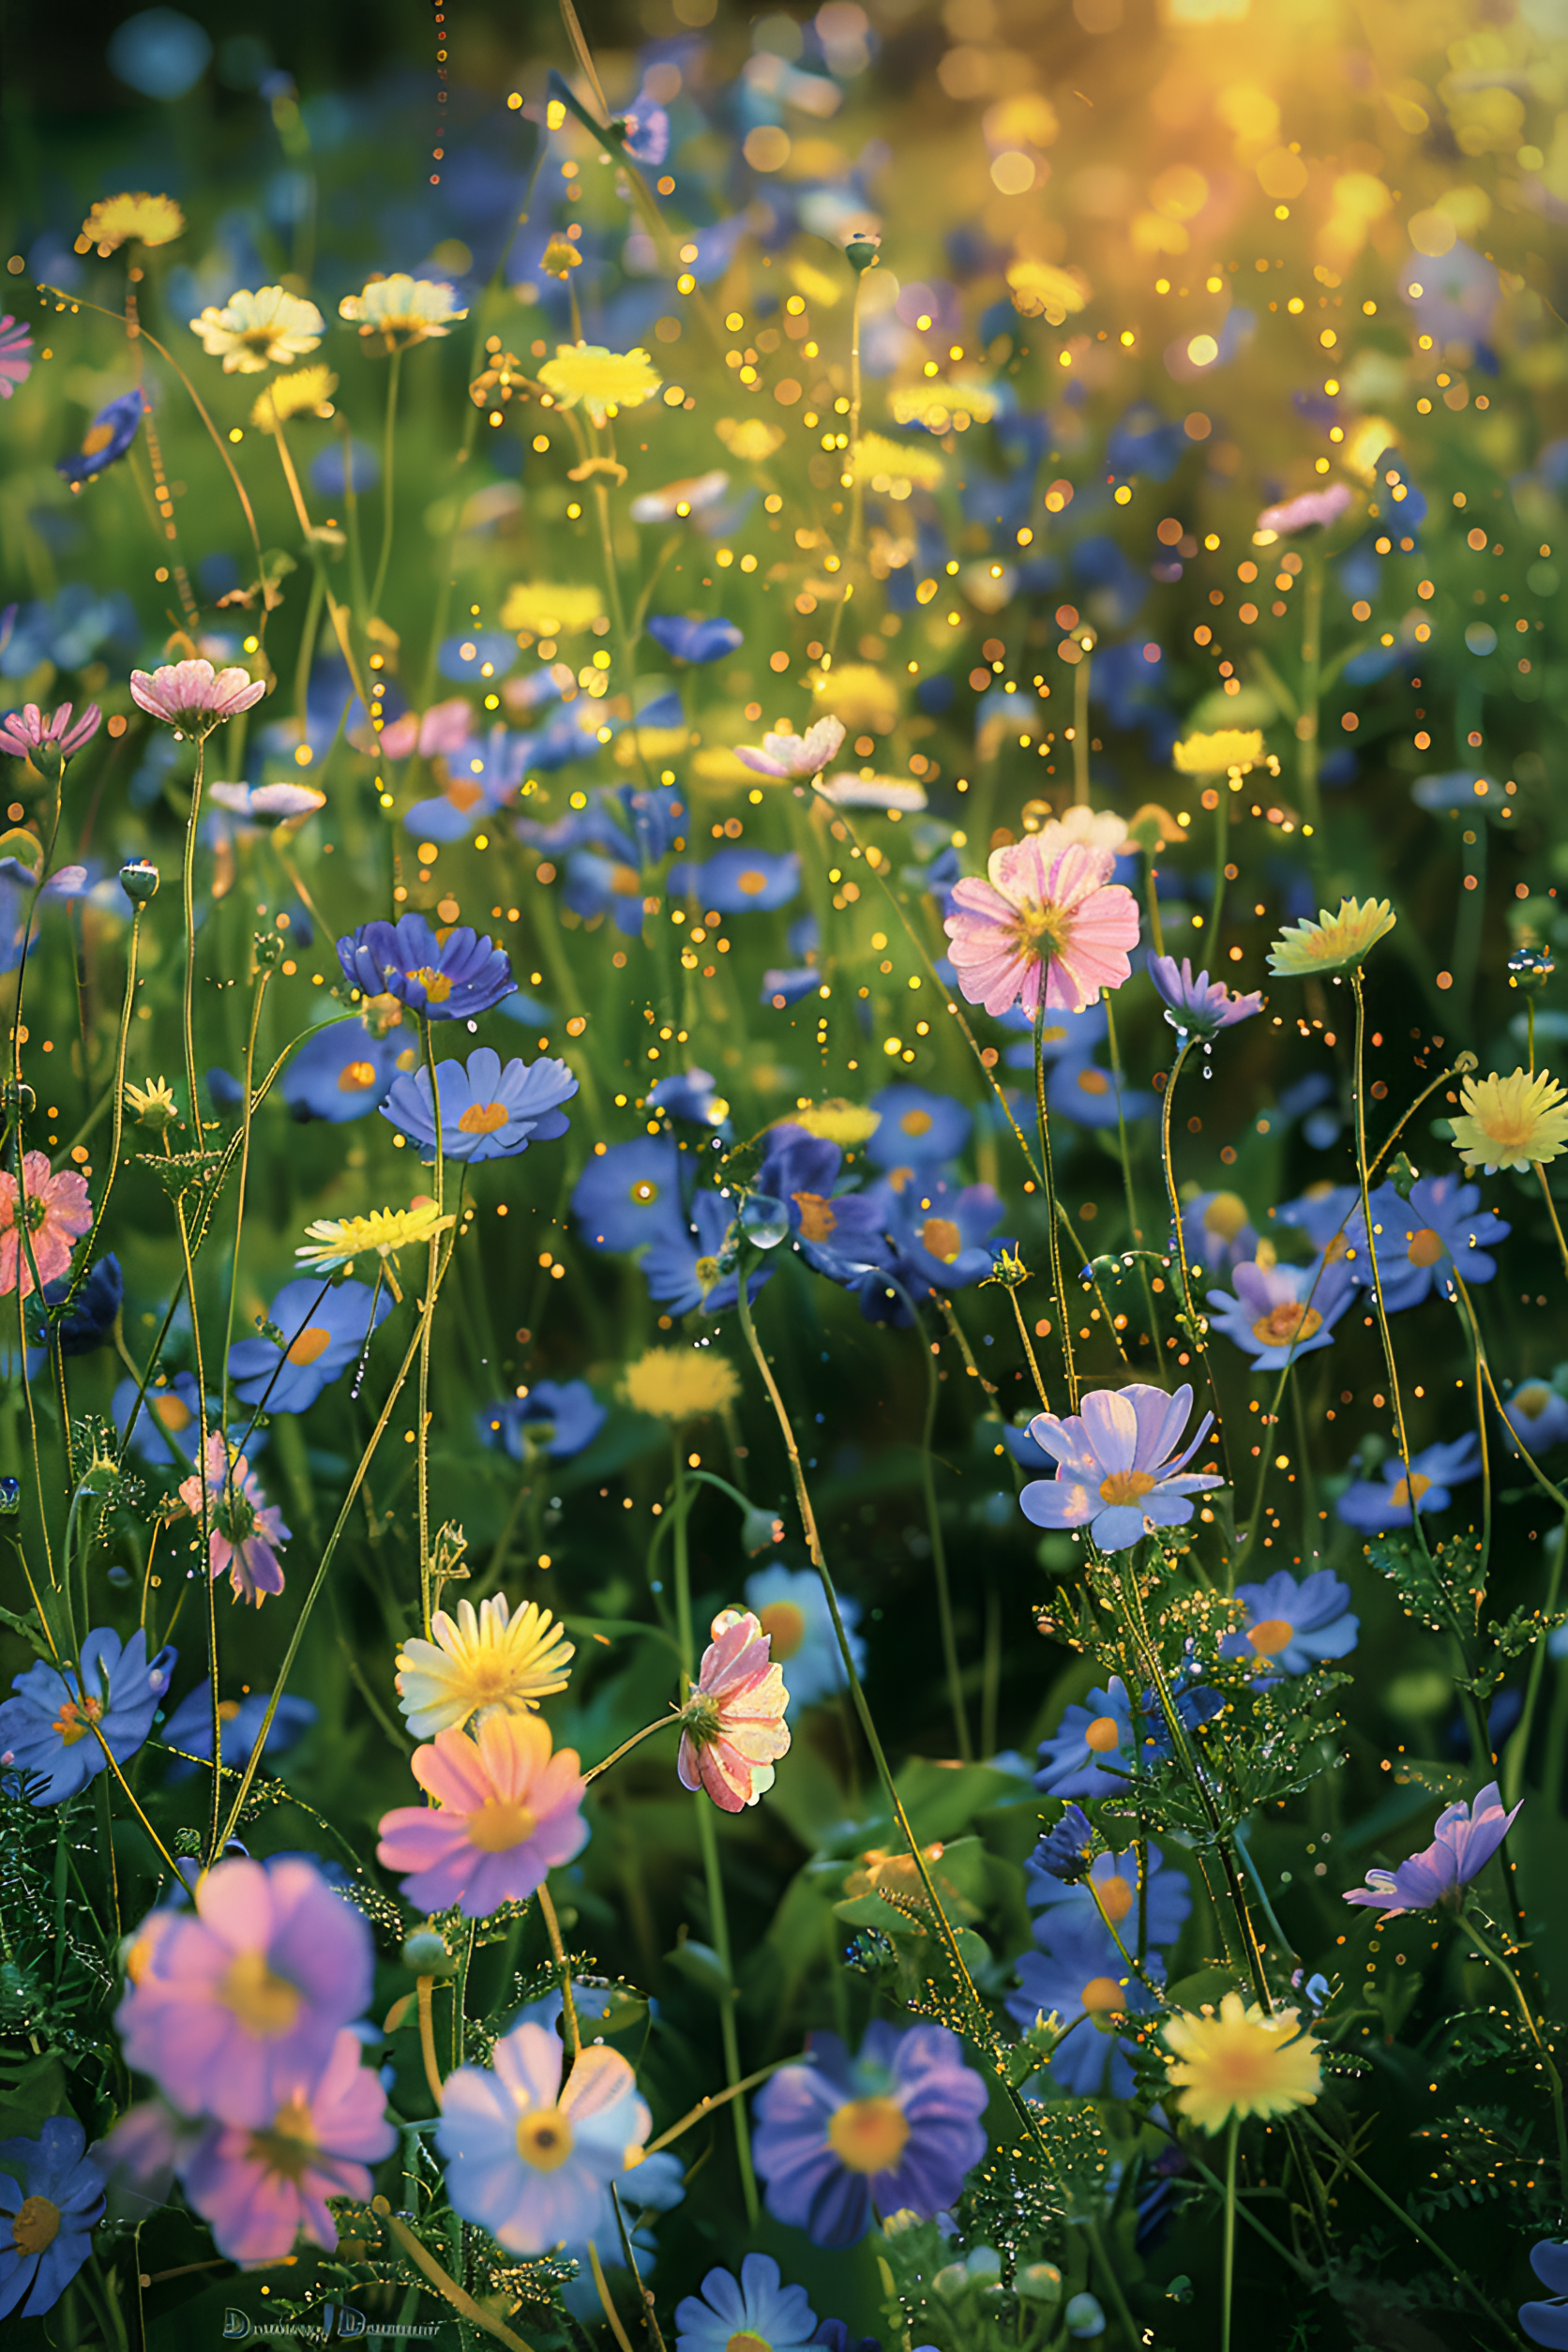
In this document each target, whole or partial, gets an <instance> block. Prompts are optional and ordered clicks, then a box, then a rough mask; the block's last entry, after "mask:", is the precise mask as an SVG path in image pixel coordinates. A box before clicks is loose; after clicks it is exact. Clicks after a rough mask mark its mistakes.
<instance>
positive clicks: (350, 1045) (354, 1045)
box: [209, 1019, 418, 1126]
mask: <svg viewBox="0 0 1568 2352" xmlns="http://www.w3.org/2000/svg"><path fill="white" fill-rule="evenodd" d="M405 1052H406V1053H411V1054H413V1055H415V1057H417V1054H418V1045H417V1041H416V1040H415V1037H414V1035H413V1034H412V1033H411V1032H409V1033H404V1035H403V1036H402V1037H400V1036H399V1035H398V1033H397V1032H396V1030H388V1031H387V1032H386V1033H385V1034H384V1036H378V1035H377V1034H376V1033H375V1031H374V1030H373V1029H372V1028H371V1027H370V1026H369V1023H368V1022H367V1021H364V1020H362V1019H354V1020H346V1021H324V1023H323V1024H322V1026H321V1028H320V1029H315V1030H312V1031H311V1032H310V1033H309V1036H308V1037H307V1038H306V1040H305V1043H304V1044H303V1045H302V1046H301V1047H300V1048H299V1050H298V1052H297V1053H295V1054H294V1057H293V1058H292V1060H291V1061H290V1062H288V1063H286V1065H285V1067H284V1070H283V1075H282V1078H281V1079H280V1080H279V1090H280V1092H281V1093H282V1096H283V1100H284V1101H285V1102H286V1103H287V1105H288V1106H289V1108H290V1109H291V1110H292V1111H293V1112H294V1117H295V1118H296V1119H298V1120H301V1121H304V1120H307V1119H328V1120H330V1121H331V1122H332V1123H333V1124H334V1125H335V1126H341V1125H343V1124H345V1123H347V1122H348V1121H349V1120H351V1119H365V1118H368V1117H369V1113H370V1112H371V1111H372V1110H374V1109H376V1108H378V1106H379V1105H380V1104H381V1103H383V1102H384V1101H385V1099H386V1090H387V1088H388V1087H389V1086H390V1085H391V1083H392V1081H393V1079H394V1078H396V1076H397V1074H398V1062H399V1058H400V1055H402V1054H404V1053H405ZM209 1085H210V1080H209ZM242 1099H243V1098H242Z"/></svg>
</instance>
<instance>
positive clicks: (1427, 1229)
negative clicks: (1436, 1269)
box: [1405, 1225, 1443, 1266]
mask: <svg viewBox="0 0 1568 2352" xmlns="http://www.w3.org/2000/svg"><path fill="white" fill-rule="evenodd" d="M1405 1254H1406V1256H1407V1257H1408V1258H1409V1259H1410V1263H1411V1265H1412V1266H1435V1265H1436V1264H1437V1262H1438V1260H1439V1259H1440V1257H1441V1256H1442V1254H1443V1239H1442V1235H1441V1234H1440V1233H1438V1232H1435V1231H1434V1230H1433V1229H1432V1227H1431V1226H1429V1225H1425V1226H1423V1227H1422V1229H1421V1231H1420V1232H1419V1233H1412V1234H1411V1235H1410V1248H1409V1249H1408V1250H1407V1251H1406V1253H1405Z"/></svg>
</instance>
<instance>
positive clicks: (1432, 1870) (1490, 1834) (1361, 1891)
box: [1345, 1780, 1524, 1919]
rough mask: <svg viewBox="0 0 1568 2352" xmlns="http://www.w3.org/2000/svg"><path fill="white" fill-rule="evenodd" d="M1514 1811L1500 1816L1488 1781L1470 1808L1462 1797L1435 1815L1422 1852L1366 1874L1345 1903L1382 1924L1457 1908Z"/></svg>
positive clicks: (1495, 1790) (1497, 1800) (1492, 1785)
mask: <svg viewBox="0 0 1568 2352" xmlns="http://www.w3.org/2000/svg"><path fill="white" fill-rule="evenodd" d="M1523 1802H1524V1800H1523V1798H1522V1797H1521V1799H1520V1800H1519V1804H1522V1803H1523ZM1518 1810H1519V1805H1515V1807H1514V1811H1513V1813H1504V1811H1503V1809H1502V1799H1501V1797H1500V1794H1499V1792H1498V1785H1497V1782H1496V1781H1495V1780H1494V1781H1488V1782H1487V1784H1486V1786H1485V1788H1484V1789H1483V1790H1482V1791H1481V1794H1480V1795H1479V1796H1478V1797H1477V1798H1476V1800H1475V1802H1474V1804H1473V1805H1470V1804H1467V1803H1466V1802H1465V1801H1464V1799H1463V1798H1461V1799H1460V1800H1459V1802H1458V1803H1457V1804H1452V1805H1449V1806H1448V1807H1447V1808H1446V1809H1445V1810H1444V1811H1443V1812H1441V1813H1440V1814H1439V1816H1438V1821H1437V1827H1436V1829H1435V1831H1434V1832H1433V1842H1432V1844H1431V1845H1430V1846H1428V1847H1426V1849H1425V1852H1424V1853H1420V1854H1411V1855H1410V1859H1409V1860H1408V1861H1406V1862H1401V1863H1400V1865H1399V1867H1398V1869H1397V1870H1369V1871H1368V1872H1367V1874H1366V1884H1365V1886H1364V1887H1351V1888H1349V1889H1348V1890H1347V1892H1346V1895H1345V1900H1346V1902H1347V1903H1362V1904H1364V1905H1365V1906H1366V1907H1367V1909H1368V1910H1375V1911H1380V1912H1381V1914H1382V1916H1383V1918H1384V1919H1397V1918H1398V1917H1399V1916H1400V1914H1401V1913H1402V1912H1405V1911H1431V1910H1435V1909H1436V1908H1437V1907H1438V1905H1439V1904H1440V1903H1447V1904H1451V1905H1452V1906H1453V1907H1455V1909H1457V1908H1458V1904H1459V1890H1460V1888H1461V1887H1468V1886H1469V1884H1470V1880H1471V1879H1472V1878H1476V1877H1480V1875H1481V1872H1482V1871H1483V1870H1484V1869H1485V1866H1486V1864H1487V1863H1488V1862H1490V1861H1491V1859H1492V1856H1493V1855H1494V1854H1495V1853H1496V1852H1497V1850H1498V1847H1500V1845H1501V1844H1502V1841H1503V1839H1504V1838H1505V1837H1506V1836H1507V1834H1508V1832H1509V1830H1510V1828H1511V1827H1512V1826H1513V1823H1514V1819H1515V1815H1516V1814H1517V1813H1518Z"/></svg>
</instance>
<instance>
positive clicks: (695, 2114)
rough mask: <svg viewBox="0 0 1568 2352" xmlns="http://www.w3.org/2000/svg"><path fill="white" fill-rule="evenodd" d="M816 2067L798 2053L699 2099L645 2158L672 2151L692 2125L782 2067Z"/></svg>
mask: <svg viewBox="0 0 1568 2352" xmlns="http://www.w3.org/2000/svg"><path fill="white" fill-rule="evenodd" d="M815 2063H816V2060H815V2059H814V2058H812V2056H811V2054H810V2052H809V2051H807V2053H806V2055H805V2056H804V2057H802V2056H801V2055H799V2053H797V2054H796V2055H795V2056H794V2057H792V2058H775V2059H774V2060H773V2061H772V2063H771V2064H770V2065H767V2066H759V2067H758V2069H757V2071H756V2073H753V2074H747V2075H745V2076H744V2077H743V2078H742V2080H741V2081H740V2082H738V2083H731V2085H730V2086H729V2088H727V2089H725V2090H716V2091H712V2092H710V2093H709V2094H708V2096H707V2097H705V2098H702V2099H699V2101H698V2102H697V2104H696V2105H695V2107H690V2108H688V2109H687V2110H686V2114H685V2115H684V2116H682V2117H681V2118H680V2121H679V2122H678V2123H671V2125H670V2127H669V2129H668V2130H667V2131H663V2132H661V2133H659V2135H658V2137H657V2139H656V2140H650V2141H649V2142H648V2145H647V2147H646V2148H644V2149H643V2151H642V2153H643V2155H644V2156H656V2155H657V2154H658V2152H659V2150H660V2148H668V2147H670V2145H671V2142H672V2141H674V2140H678V2139H679V2138H680V2137H681V2134H682V2133H684V2132H689V2131H690V2130H691V2128H692V2126H693V2124H695V2123H701V2122H703V2121H704V2120H705V2119H706V2118H707V2117H709V2116H710V2115H712V2114H713V2112H714V2110H715V2108H716V2107H723V2106H728V2104H729V2103H730V2102H731V2099H741V2098H744V2097H745V2095H746V2092H747V2091H748V2090H755V2089H756V2088H757V2086H758V2084H759V2083H765V2082H766V2081H767V2079H768V2076H769V2075H770V2074H776V2073H777V2072H778V2070H779V2068H780V2067H781V2066H812V2065H815Z"/></svg>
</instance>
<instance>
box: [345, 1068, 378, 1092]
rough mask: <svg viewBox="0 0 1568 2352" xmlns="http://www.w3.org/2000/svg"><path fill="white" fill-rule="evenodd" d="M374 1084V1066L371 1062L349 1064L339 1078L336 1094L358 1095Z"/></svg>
mask: <svg viewBox="0 0 1568 2352" xmlns="http://www.w3.org/2000/svg"><path fill="white" fill-rule="evenodd" d="M375 1082H376V1065H375V1063H373V1062H351V1063H349V1065H348V1067H347V1068H346V1069H345V1070H343V1071H342V1072H341V1073H340V1075H339V1079H338V1092H339V1094H358V1093H363V1091H364V1089H365V1088H366V1087H367V1086H373V1085H374V1084H375Z"/></svg>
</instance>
